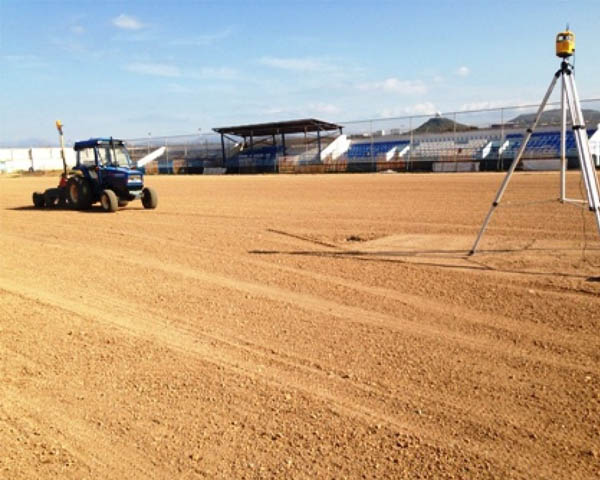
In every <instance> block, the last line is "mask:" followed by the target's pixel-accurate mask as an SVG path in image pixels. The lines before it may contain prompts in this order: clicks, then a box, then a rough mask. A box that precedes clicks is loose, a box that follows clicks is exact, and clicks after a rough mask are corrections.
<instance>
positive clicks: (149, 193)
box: [142, 187, 158, 208]
mask: <svg viewBox="0 0 600 480" xmlns="http://www.w3.org/2000/svg"><path fill="white" fill-rule="evenodd" d="M142 205H143V206H144V208H156V206H157V205H158V194H157V193H156V190H154V189H153V188H150V187H146V188H144V189H143V190H142Z"/></svg>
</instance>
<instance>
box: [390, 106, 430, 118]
mask: <svg viewBox="0 0 600 480" xmlns="http://www.w3.org/2000/svg"><path fill="white" fill-rule="evenodd" d="M437 111H438V109H437V108H436V106H435V104H433V103H431V102H423V103H416V104H414V105H410V106H408V107H397V108H384V109H383V110H381V111H379V112H378V114H379V116H381V117H384V118H391V117H404V116H407V115H433V114H435V113H436V112H437Z"/></svg>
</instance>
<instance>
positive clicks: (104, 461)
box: [0, 385, 154, 478]
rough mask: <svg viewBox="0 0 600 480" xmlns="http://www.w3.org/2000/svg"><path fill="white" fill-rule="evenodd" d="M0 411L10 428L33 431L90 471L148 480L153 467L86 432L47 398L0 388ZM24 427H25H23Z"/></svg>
mask: <svg viewBox="0 0 600 480" xmlns="http://www.w3.org/2000/svg"><path fill="white" fill-rule="evenodd" d="M0 392H1V395H0V397H1V398H2V404H1V405H2V408H3V409H4V411H5V412H10V417H11V418H12V417H15V416H16V420H15V421H14V422H11V425H12V426H13V427H14V428H16V429H18V430H19V429H20V430H21V431H24V432H26V431H37V432H38V433H39V435H40V436H41V437H46V438H51V439H53V441H57V442H59V443H60V446H61V448H64V449H65V450H66V451H67V452H68V453H69V454H70V455H71V456H73V457H74V458H76V459H77V460H78V462H80V463H81V464H82V465H83V466H85V468H87V469H88V470H90V471H95V472H99V471H102V472H104V473H103V476H106V475H108V477H109V478H132V477H135V476H137V475H141V476H142V477H143V478H151V477H152V472H153V469H154V467H153V465H152V464H151V463H150V462H148V460H147V458H146V457H144V456H142V455H140V453H139V452H137V451H135V450H132V449H130V448H128V447H127V445H126V444H124V443H122V442H116V441H115V438H114V437H110V436H108V435H105V434H103V433H102V432H101V431H100V430H99V429H93V430H90V426H91V425H89V424H84V423H81V422H79V421H77V420H76V419H74V418H73V417H72V416H67V414H66V413H65V412H64V411H59V410H58V409H57V408H54V407H53V406H52V405H53V402H52V401H48V400H49V399H41V398H39V396H38V397H33V396H28V397H27V398H24V397H23V395H22V393H21V392H20V391H19V390H17V389H15V388H12V387H9V386H6V385H2V386H0ZM25 425H26V426H25Z"/></svg>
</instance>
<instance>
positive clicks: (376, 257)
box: [248, 248, 600, 282]
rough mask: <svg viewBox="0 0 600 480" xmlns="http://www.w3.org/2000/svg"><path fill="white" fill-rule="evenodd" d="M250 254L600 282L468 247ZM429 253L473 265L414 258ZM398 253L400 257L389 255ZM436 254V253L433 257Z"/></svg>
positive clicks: (254, 253)
mask: <svg viewBox="0 0 600 480" xmlns="http://www.w3.org/2000/svg"><path fill="white" fill-rule="evenodd" d="M558 250H561V251H578V249H576V248H563V249H547V248H537V249H536V248H525V249H513V250H510V249H506V250H480V251H479V252H478V253H477V255H478V256H482V255H486V254H487V255H490V254H510V253H518V252H521V251H527V252H528V253H529V252H535V251H539V252H546V251H558ZM248 253H249V254H251V255H300V256H311V257H322V258H337V259H350V258H351V259H353V260H358V261H363V262H382V263H392V264H404V265H417V266H423V267H436V268H446V269H450V270H476V271H488V272H499V273H507V274H518V275H531V276H539V277H547V276H556V277H563V278H575V279H585V280H586V281H589V282H600V277H589V276H588V275H579V274H574V273H566V272H539V271H532V270H511V269H502V268H497V267H491V266H489V265H485V264H484V263H481V262H480V261H477V260H475V259H474V258H473V257H472V256H469V255H468V253H469V251H468V250H418V251H415V250H412V251H381V252H362V251H358V250H341V251H340V250H338V251H333V252H322V251H311V250H294V251H280V250H250V251H248ZM428 255H447V256H446V257H443V258H448V259H453V260H455V259H461V260H464V261H466V262H468V263H471V265H456V264H447V263H440V262H435V261H431V262H428V261H422V262H419V261H415V260H412V259H413V258H418V257H424V256H428ZM389 257H398V258H389ZM402 257H404V258H411V260H403V259H402ZM434 258H435V257H434Z"/></svg>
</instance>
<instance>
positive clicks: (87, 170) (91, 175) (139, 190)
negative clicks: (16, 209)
mask: <svg viewBox="0 0 600 480" xmlns="http://www.w3.org/2000/svg"><path fill="white" fill-rule="evenodd" d="M74 150H75V152H76V155H77V161H76V164H75V167H73V169H72V170H71V171H70V172H69V175H68V177H67V181H66V185H65V186H64V189H65V190H64V191H63V196H64V198H65V201H66V202H67V203H68V204H70V206H71V207H73V208H77V209H80V210H87V209H89V208H90V207H91V206H92V205H93V204H94V203H96V202H100V204H101V205H102V209H103V210H104V211H106V212H114V211H116V210H117V208H118V207H124V206H126V205H127V204H128V203H129V202H130V201H132V200H135V199H138V198H139V199H141V200H142V205H143V206H144V208H156V205H157V204H158V196H157V194H156V191H155V190H154V189H152V188H149V187H144V174H143V173H142V172H141V171H140V170H137V169H136V168H135V165H134V164H133V163H132V161H131V158H130V157H129V152H128V151H127V148H126V147H125V144H124V142H123V141H122V140H117V139H113V138H90V139H89V140H83V141H81V142H75V146H74ZM34 201H35V199H34Z"/></svg>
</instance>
